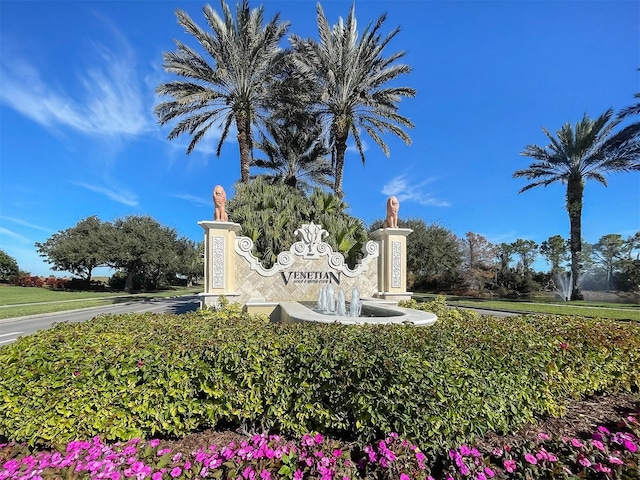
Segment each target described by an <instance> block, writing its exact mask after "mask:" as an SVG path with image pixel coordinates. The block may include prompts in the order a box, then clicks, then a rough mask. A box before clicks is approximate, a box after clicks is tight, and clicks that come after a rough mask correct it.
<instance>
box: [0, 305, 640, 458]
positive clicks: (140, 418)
mask: <svg viewBox="0 0 640 480" xmlns="http://www.w3.org/2000/svg"><path fill="white" fill-rule="evenodd" d="M421 308H427V309H430V310H431V311H434V312H435V313H436V314H437V315H438V317H439V321H438V322H437V323H436V324H435V325H434V326H432V327H428V328H424V327H421V328H415V327H411V326H398V325H378V326H376V325H362V326H347V325H339V324H330V325H316V324H291V325H283V324H272V323H269V322H268V320H267V319H266V318H264V317H260V316H251V315H247V314H243V313H241V312H240V310H239V309H238V308H237V307H234V306H230V307H228V308H227V309H225V310H222V311H219V312H213V311H200V312H195V313H190V314H186V315H181V316H175V315H168V314H162V315H158V314H132V315H122V316H102V317H97V318H95V319H93V320H92V321H89V322H85V323H81V324H59V325H56V326H55V327H54V328H52V329H50V330H47V331H42V332H39V333H37V334H35V335H32V336H30V337H28V339H22V340H19V341H17V342H15V343H14V344H11V345H8V346H5V347H3V348H2V349H0V365H1V366H2V368H0V411H2V412H3V413H4V415H2V416H0V435H5V436H6V437H8V438H11V439H13V440H18V441H26V442H28V443H30V444H32V445H34V444H49V443H51V442H53V441H70V440H73V439H76V438H91V437H93V436H95V435H103V436H104V438H105V439H106V440H109V441H114V440H128V439H131V438H137V437H142V438H152V437H154V436H158V435H168V436H182V435H185V434H187V433H190V432H193V431H195V430H198V429H201V428H207V427H214V426H216V425H218V424H221V423H224V424H232V425H244V426H245V428H247V429H254V430H270V431H272V432H278V431H279V432H282V433H286V434H291V435H296V436H299V435H303V434H304V433H306V432H309V431H320V432H323V433H325V434H330V435H332V436H334V437H336V438H342V439H344V440H347V441H355V440H357V441H359V442H361V443H365V442H369V441H372V440H373V439H376V438H380V437H381V436H383V435H384V434H385V432H390V431H394V432H398V433H399V434H400V435H401V436H402V437H405V438H409V439H412V440H413V441H415V442H417V443H418V444H419V445H420V446H421V447H422V448H424V449H434V450H442V449H443V448H445V447H451V446H453V445H459V444H460V443H462V442H465V441H469V440H470V439H471V438H473V437H474V436H479V435H483V434H485V433H487V432H489V431H497V432H507V431H510V430H513V429H514V428H517V427H518V426H520V425H522V424H524V423H526V422H529V421H531V420H532V419H533V418H534V416H537V415H547V414H551V415H559V414H562V412H563V409H564V404H565V401H566V400H568V399H569V398H574V397H575V398H577V397H580V396H583V395H590V394H593V393H596V392H604V393H614V392H618V391H638V388H639V387H640V325H638V324H637V323H618V322H613V321H606V320H590V319H582V318H577V319H576V318H569V317H554V316H529V317H517V318H511V319H508V320H504V319H499V318H493V317H479V316H477V315H475V314H472V313H469V312H465V311H459V310H448V309H446V308H445V306H444V302H443V301H442V300H438V301H436V302H432V303H431V304H429V305H427V306H422V307H421Z"/></svg>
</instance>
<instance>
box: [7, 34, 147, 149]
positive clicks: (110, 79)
mask: <svg viewBox="0 0 640 480" xmlns="http://www.w3.org/2000/svg"><path fill="white" fill-rule="evenodd" d="M114 44H115V45H116V46H117V51H116V50H114V49H110V48H107V47H106V46H104V45H94V50H95V51H94V52H93V58H96V59H97V60H98V62H97V63H95V64H93V65H90V66H88V67H86V68H84V69H83V70H82V71H81V72H79V73H78V74H77V88H75V85H74V87H67V89H66V90H63V89H61V88H60V87H55V86H54V83H55V82H56V79H55V75H54V74H52V73H51V72H44V71H42V72H41V71H39V70H38V68H37V67H36V66H34V65H32V64H31V63H30V62H29V61H28V60H26V59H24V58H19V57H15V56H10V55H2V57H1V59H0V80H1V83H2V90H0V102H2V103H4V104H6V105H8V106H9V107H11V108H13V109H15V110H17V111H18V112H20V113H21V114H23V115H24V116H26V117H28V118H30V119H31V120H33V121H35V122H37V123H39V124H41V125H43V126H44V127H46V128H50V129H54V130H57V129H59V128H61V127H63V128H71V129H73V130H76V131H79V132H82V133H85V134H88V135H102V136H105V135H106V136H114V135H123V134H125V135H139V134H141V133H144V132H145V131H148V130H150V129H151V128H153V123H152V121H151V117H150V114H149V113H148V108H147V106H146V105H145V104H144V98H145V96H144V92H143V91H142V89H141V86H142V82H141V81H140V79H139V78H138V74H137V72H136V71H135V69H134V67H135V65H136V61H135V58H134V54H133V49H132V48H131V47H130V45H129V44H128V43H127V42H126V40H125V39H124V38H123V37H122V36H120V35H115V41H114Z"/></svg>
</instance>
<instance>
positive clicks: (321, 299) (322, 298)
mask: <svg viewBox="0 0 640 480" xmlns="http://www.w3.org/2000/svg"><path fill="white" fill-rule="evenodd" d="M361 310H362V302H361V301H360V290H358V287H353V290H351V301H350V302H349V308H348V309H347V302H346V299H345V296H344V290H343V289H339V290H338V296H337V299H336V298H334V290H333V285H331V284H330V283H329V284H327V285H323V286H322V288H320V292H319V293H318V303H317V304H316V308H315V311H316V312H318V313H321V314H323V315H334V316H338V317H347V316H348V317H352V318H355V317H359V316H360V313H361Z"/></svg>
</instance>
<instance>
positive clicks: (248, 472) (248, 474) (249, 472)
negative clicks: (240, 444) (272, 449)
mask: <svg viewBox="0 0 640 480" xmlns="http://www.w3.org/2000/svg"><path fill="white" fill-rule="evenodd" d="M242 478H245V479H250V480H253V479H254V478H256V472H255V471H254V470H253V468H252V467H251V466H249V467H247V468H245V469H244V472H242Z"/></svg>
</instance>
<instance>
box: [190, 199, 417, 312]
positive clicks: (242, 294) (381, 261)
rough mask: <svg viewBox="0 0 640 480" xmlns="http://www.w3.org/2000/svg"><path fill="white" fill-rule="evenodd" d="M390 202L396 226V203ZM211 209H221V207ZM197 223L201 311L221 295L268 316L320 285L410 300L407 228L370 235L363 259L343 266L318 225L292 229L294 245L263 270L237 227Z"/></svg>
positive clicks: (311, 295) (313, 294)
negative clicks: (200, 238) (201, 255)
mask: <svg viewBox="0 0 640 480" xmlns="http://www.w3.org/2000/svg"><path fill="white" fill-rule="evenodd" d="M216 188H218V187H216ZM222 191H223V192H224V190H222ZM393 198H394V200H395V205H394V206H393V207H394V211H395V214H396V218H395V222H394V224H395V225H397V207H398V204H397V199H395V197H393ZM215 199H216V197H215V189H214V201H215ZM216 208H217V209H218V208H220V209H221V210H222V211H224V206H223V205H218V204H216ZM392 213H393V212H392ZM223 218H224V217H223ZM198 224H199V225H200V226H201V227H202V228H203V229H204V244H205V251H204V267H205V272H204V273H205V275H204V276H205V288H204V292H203V293H201V294H200V297H201V306H202V307H210V306H217V305H218V304H219V299H220V297H221V296H222V295H224V296H225V297H226V298H227V299H228V300H229V301H230V302H238V303H240V304H241V305H243V307H244V308H245V309H246V310H248V311H261V312H263V313H269V310H273V309H274V308H275V307H276V306H277V304H278V302H282V301H298V302H302V301H316V300H317V299H318V295H319V293H320V290H321V288H322V286H323V285H326V284H333V285H334V286H335V287H336V288H340V289H343V290H344V291H345V292H350V291H352V289H353V288H354V287H357V288H358V289H359V291H360V295H361V297H362V298H381V299H387V300H393V301H395V302H397V301H400V300H406V299H409V298H411V293H410V292H407V290H406V283H407V272H406V237H407V235H409V234H410V233H411V232H412V230H411V229H406V228H397V226H396V227H395V228H381V229H379V230H377V231H375V232H373V233H372V234H371V237H372V240H370V241H368V242H367V243H366V244H365V245H364V247H363V249H362V253H363V255H364V256H363V258H362V259H361V260H360V261H359V262H358V263H357V264H356V265H355V267H353V268H349V267H348V266H347V265H346V263H345V259H344V256H343V255H342V254H341V253H339V252H334V251H333V248H332V247H331V245H329V244H328V243H326V242H324V238H325V237H326V236H327V235H328V232H327V231H326V230H325V229H323V228H322V226H321V225H316V224H314V223H309V224H304V225H301V226H300V228H298V229H297V230H296V231H295V235H296V238H297V241H296V242H294V243H293V244H292V245H291V247H290V248H289V250H288V251H284V252H280V254H279V255H278V256H277V261H276V262H275V264H274V265H273V266H272V267H270V268H265V267H263V266H262V264H261V263H260V261H259V259H258V258H256V257H255V255H254V254H253V253H252V250H253V241H252V240H251V239H250V238H248V237H242V236H238V235H237V234H238V233H239V232H240V229H241V226H240V225H239V224H237V223H233V222H229V221H220V220H218V221H202V222H198Z"/></svg>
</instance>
